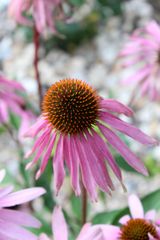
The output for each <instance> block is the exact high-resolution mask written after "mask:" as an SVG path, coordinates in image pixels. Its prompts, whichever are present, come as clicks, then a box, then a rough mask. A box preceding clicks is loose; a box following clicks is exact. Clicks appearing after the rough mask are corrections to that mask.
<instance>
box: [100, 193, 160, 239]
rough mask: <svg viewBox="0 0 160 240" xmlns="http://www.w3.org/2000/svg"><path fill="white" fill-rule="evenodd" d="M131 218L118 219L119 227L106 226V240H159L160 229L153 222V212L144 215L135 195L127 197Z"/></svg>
mask: <svg viewBox="0 0 160 240" xmlns="http://www.w3.org/2000/svg"><path fill="white" fill-rule="evenodd" d="M128 201H129V209H130V213H131V216H129V215H125V216H123V217H122V218H121V219H120V223H121V225H122V226H121V227H115V226H111V225H110V227H109V226H108V229H107V231H106V230H105V229H104V235H105V237H106V238H105V239H106V240H107V239H108V240H109V239H110V240H117V239H119V240H141V239H143V240H159V239H160V227H159V226H158V224H156V221H155V210H150V211H148V212H147V213H144V210H143V206H142V204H141V202H140V200H139V198H138V197H137V196H136V195H131V196H130V197H129V200H128Z"/></svg>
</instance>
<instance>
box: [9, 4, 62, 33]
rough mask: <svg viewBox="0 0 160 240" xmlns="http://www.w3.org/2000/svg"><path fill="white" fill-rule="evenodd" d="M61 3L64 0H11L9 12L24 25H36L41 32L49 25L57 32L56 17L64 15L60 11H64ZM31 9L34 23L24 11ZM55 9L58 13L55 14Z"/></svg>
mask: <svg viewBox="0 0 160 240" xmlns="http://www.w3.org/2000/svg"><path fill="white" fill-rule="evenodd" d="M61 3H62V0H11V3H10V6H9V14H10V15H11V16H13V17H14V18H15V19H16V21H17V22H18V23H20V24H22V25H27V26H33V25H35V26H36V29H37V30H38V32H39V33H42V32H43V30H45V29H46V28H47V27H49V28H50V30H51V31H52V32H55V31H56V30H55V23H54V19H55V18H57V17H59V16H57V14H61V15H62V13H60V12H62V10H61ZM57 8H58V9H57ZM30 10H31V14H32V16H33V21H34V23H33V21H32V20H31V19H29V18H27V17H26V16H24V13H26V12H27V13H28V12H29V11H30ZM54 11H57V13H56V14H54ZM61 17H62V16H61Z"/></svg>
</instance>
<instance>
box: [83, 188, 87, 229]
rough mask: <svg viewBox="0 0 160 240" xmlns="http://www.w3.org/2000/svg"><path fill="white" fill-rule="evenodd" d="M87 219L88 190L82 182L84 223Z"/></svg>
mask: <svg viewBox="0 0 160 240" xmlns="http://www.w3.org/2000/svg"><path fill="white" fill-rule="evenodd" d="M86 221H87V191H86V189H85V187H84V185H83V184H82V225H84V224H85V223H86Z"/></svg>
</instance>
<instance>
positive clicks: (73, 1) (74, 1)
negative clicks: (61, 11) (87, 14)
mask: <svg viewBox="0 0 160 240" xmlns="http://www.w3.org/2000/svg"><path fill="white" fill-rule="evenodd" d="M84 2H85V0H69V3H71V4H73V5H74V6H76V7H79V6H81V5H82V4H83V3H84Z"/></svg>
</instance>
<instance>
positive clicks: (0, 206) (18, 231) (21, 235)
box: [0, 170, 45, 240]
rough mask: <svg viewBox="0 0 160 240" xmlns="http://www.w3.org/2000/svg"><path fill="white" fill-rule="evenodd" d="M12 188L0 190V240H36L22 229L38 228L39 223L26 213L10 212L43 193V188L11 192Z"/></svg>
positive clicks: (0, 173) (1, 173) (1, 175)
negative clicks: (12, 208)
mask: <svg viewBox="0 0 160 240" xmlns="http://www.w3.org/2000/svg"><path fill="white" fill-rule="evenodd" d="M4 175H5V174H4V170H1V171H0V181H2V180H3V178H4ZM12 190H13V188H12V186H8V187H1V188H0V239H1V240H12V239H14V240H22V239H23V240H28V239H30V240H36V239H37V237H36V236H35V235H34V234H33V233H31V232H29V231H28V230H27V229H25V228H24V227H33V228H38V227H40V222H39V221H38V220H37V219H36V218H34V217H32V216H31V215H30V214H28V213H24V212H22V211H19V210H11V209H9V207H13V206H16V205H19V204H22V203H26V202H29V201H31V200H33V199H35V198H37V197H39V196H41V195H42V194H44V193H45V190H44V189H43V188H40V187H37V188H28V189H24V190H20V191H18V192H12Z"/></svg>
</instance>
